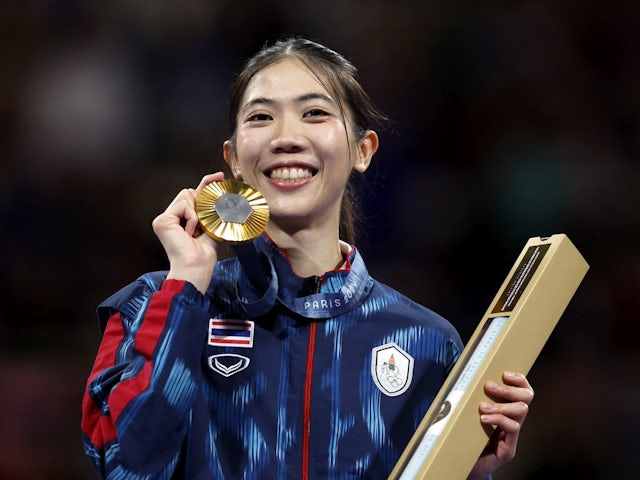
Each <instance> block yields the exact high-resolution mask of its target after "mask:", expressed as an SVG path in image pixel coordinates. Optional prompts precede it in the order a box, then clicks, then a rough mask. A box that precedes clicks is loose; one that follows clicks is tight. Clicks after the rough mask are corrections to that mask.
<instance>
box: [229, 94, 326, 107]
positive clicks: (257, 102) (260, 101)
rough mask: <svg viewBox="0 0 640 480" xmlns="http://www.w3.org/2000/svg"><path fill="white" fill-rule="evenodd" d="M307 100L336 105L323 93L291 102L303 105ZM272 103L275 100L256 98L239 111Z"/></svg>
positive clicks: (304, 95)
mask: <svg viewBox="0 0 640 480" xmlns="http://www.w3.org/2000/svg"><path fill="white" fill-rule="evenodd" d="M309 100H323V101H325V102H329V103H331V104H332V105H336V102H335V101H334V100H333V98H331V97H330V96H329V95H326V94H324V93H316V92H310V93H305V94H303V95H300V96H299V97H296V98H295V99H294V100H293V101H294V102H295V103H304V102H307V101H309ZM274 103H275V100H274V99H273V98H268V97H258V98H254V99H253V100H250V101H248V102H247V103H246V104H245V105H244V106H243V107H242V109H241V110H240V111H241V112H244V111H246V110H248V109H249V108H251V107H253V106H254V105H273V104H274ZM336 106H337V105H336Z"/></svg>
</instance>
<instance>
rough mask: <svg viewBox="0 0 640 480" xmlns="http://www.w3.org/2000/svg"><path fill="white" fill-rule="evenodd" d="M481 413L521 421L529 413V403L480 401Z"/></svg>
mask: <svg viewBox="0 0 640 480" xmlns="http://www.w3.org/2000/svg"><path fill="white" fill-rule="evenodd" d="M479 410H480V414H481V415H502V416H504V417H507V418H511V419H513V420H516V421H517V422H519V423H523V422H524V420H525V418H526V417H527V414H528V413H529V405H527V404H526V403H525V402H512V403H489V402H482V403H480V407H479Z"/></svg>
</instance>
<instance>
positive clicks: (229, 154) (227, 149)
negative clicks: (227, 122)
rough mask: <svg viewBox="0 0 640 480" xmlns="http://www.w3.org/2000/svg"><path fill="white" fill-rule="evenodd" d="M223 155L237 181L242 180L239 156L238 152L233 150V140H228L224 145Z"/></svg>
mask: <svg viewBox="0 0 640 480" xmlns="http://www.w3.org/2000/svg"><path fill="white" fill-rule="evenodd" d="M222 155H223V156H224V161H225V162H227V165H229V168H231V173H232V174H233V177H234V178H235V179H236V180H242V173H241V172H240V163H239V162H238V156H237V155H236V150H235V148H233V142H232V141H231V140H227V141H226V142H224V144H223V145H222Z"/></svg>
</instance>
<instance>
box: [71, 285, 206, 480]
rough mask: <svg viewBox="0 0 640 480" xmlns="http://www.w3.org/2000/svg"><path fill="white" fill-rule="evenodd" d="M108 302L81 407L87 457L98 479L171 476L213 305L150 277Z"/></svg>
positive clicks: (191, 292) (185, 287) (197, 381)
mask: <svg viewBox="0 0 640 480" xmlns="http://www.w3.org/2000/svg"><path fill="white" fill-rule="evenodd" d="M110 300H111V301H110V302H109V301H107V302H106V304H103V307H104V308H108V309H109V318H108V321H107V322H106V326H104V333H103V337H102V341H101V344H100V347H99V350H98V354H97V356H96V360H95V363H94V365H93V369H92V371H91V374H90V376H89V379H88V381H87V388H86V390H85V393H84V399H83V404H82V431H83V441H84V444H85V451H86V453H87V456H88V457H89V459H90V461H91V463H92V464H93V466H94V468H95V470H96V471H97V473H98V475H99V476H100V478H104V479H109V478H142V477H143V478H169V477H170V476H171V473H172V472H173V470H174V469H175V468H176V465H177V463H178V461H179V455H180V450H181V446H182V443H183V440H184V437H185V434H186V429H187V420H188V416H189V412H190V409H191V407H192V405H193V402H194V399H195V398H196V394H197V391H198V386H199V385H200V383H201V381H202V367H201V365H200V359H201V353H202V349H203V348H204V344H205V342H206V335H207V325H208V323H207V320H208V308H207V301H206V300H205V297H204V296H203V295H202V294H200V292H198V291H197V289H196V288H195V287H194V286H193V285H192V284H190V283H187V282H182V281H177V280H164V281H162V282H161V283H160V282H158V283H156V284H155V285H154V283H153V282H152V281H150V280H149V279H148V278H147V279H145V278H144V277H141V279H139V280H138V282H137V283H136V284H132V285H131V286H129V287H128V288H125V289H123V290H122V291H120V292H118V294H116V295H115V296H114V297H112V298H111V299H110ZM103 312H104V309H103ZM99 314H100V309H99Z"/></svg>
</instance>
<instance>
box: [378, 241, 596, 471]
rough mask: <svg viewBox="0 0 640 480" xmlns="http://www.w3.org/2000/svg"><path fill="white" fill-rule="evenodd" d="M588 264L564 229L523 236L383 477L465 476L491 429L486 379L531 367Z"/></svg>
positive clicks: (498, 379) (498, 377)
mask: <svg viewBox="0 0 640 480" xmlns="http://www.w3.org/2000/svg"><path fill="white" fill-rule="evenodd" d="M588 269H589V265H588V264H587V263H586V262H585V260H584V258H582V255H580V253H579V252H578V250H577V249H576V248H575V247H574V246H573V244H572V243H571V241H570V240H569V238H568V237H567V236H566V235H564V234H557V235H552V236H550V237H537V238H530V239H529V240H528V242H527V243H526V245H525V247H524V249H523V250H522V252H521V253H520V256H519V257H518V259H517V260H516V263H515V264H514V266H513V268H512V269H511V271H510V272H509V275H508V276H507V278H506V280H505V281H504V283H503V284H502V287H501V288H500V290H499V291H498V293H497V295H496V296H495V298H494V300H493V302H492V303H491V305H490V306H489V308H488V309H487V312H486V313H485V315H484V317H482V320H481V321H480V323H479V324H478V327H477V328H476V330H475V331H474V333H473V334H472V335H471V338H470V339H469V342H468V343H467V346H466V347H465V349H464V350H463V351H462V354H461V356H460V359H459V360H458V362H457V363H456V365H455V366H454V368H453V369H452V371H451V373H450V374H449V376H448V377H447V380H446V381H445V383H444V385H443V386H442V388H441V389H440V391H439V392H438V395H437V396H436V398H435V399H434V401H433V403H432V405H431V408H430V409H429V410H428V411H427V413H426V414H425V416H424V418H423V420H422V422H421V423H420V425H419V426H418V429H417V431H416V433H415V434H414V435H413V437H412V438H411V440H410V442H409V444H408V445H407V447H406V449H405V450H404V452H403V454H402V456H401V457H400V459H399V461H398V463H397V464H396V466H395V468H394V469H393V471H392V472H391V475H390V477H389V479H392V480H410V479H411V480H424V479H428V480H464V479H465V478H467V476H468V475H469V473H470V472H471V469H472V468H473V466H474V464H475V462H476V460H477V459H478V457H479V456H480V454H481V453H482V450H483V449H484V447H485V446H486V444H487V441H488V440H489V437H490V436H491V434H492V433H493V431H492V430H491V429H485V427H483V426H482V424H481V423H480V414H479V411H478V407H479V405H480V402H482V401H491V400H490V399H489V398H488V397H487V396H486V395H485V393H484V384H485V382H486V381H487V380H493V381H495V382H497V383H501V382H502V380H501V379H502V373H503V372H504V371H505V370H511V371H517V372H521V373H524V374H527V373H528V372H529V370H530V369H531V367H532V366H533V363H534V362H535V360H536V358H537V357H538V355H539V354H540V352H541V350H542V348H543V347H544V345H545V343H546V342H547V340H548V338H549V336H550V335H551V332H552V331H553V329H554V327H555V326H556V324H557V323H558V320H559V319H560V316H561V315H562V313H563V312H564V310H565V308H566V307H567V305H568V304H569V301H570V300H571V297H572V296H573V294H574V293H575V291H576V289H577V288H578V285H579V284H580V282H581V281H582V279H583V278H584V276H585V274H586V273H587V270H588Z"/></svg>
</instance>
